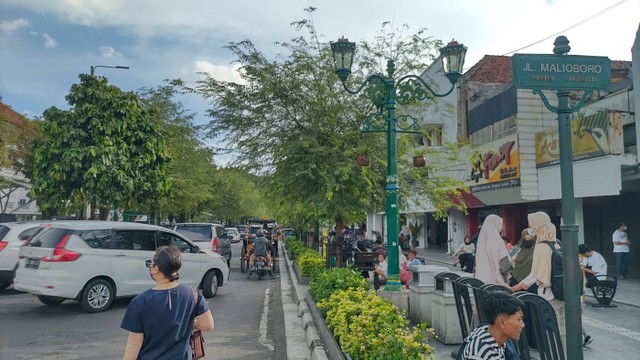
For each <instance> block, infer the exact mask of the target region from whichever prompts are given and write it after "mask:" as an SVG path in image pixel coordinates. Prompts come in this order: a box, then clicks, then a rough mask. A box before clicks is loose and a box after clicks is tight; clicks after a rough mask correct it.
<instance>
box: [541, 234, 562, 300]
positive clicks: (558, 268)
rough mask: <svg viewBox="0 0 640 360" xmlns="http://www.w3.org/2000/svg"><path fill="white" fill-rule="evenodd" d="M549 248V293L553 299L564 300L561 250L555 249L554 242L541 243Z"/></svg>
mask: <svg viewBox="0 0 640 360" xmlns="http://www.w3.org/2000/svg"><path fill="white" fill-rule="evenodd" d="M542 242H543V243H545V244H547V245H549V247H551V252H552V253H551V292H552V293H553V297H554V298H556V299H558V300H561V301H562V300H564V284H563V281H564V271H563V269H562V248H557V247H556V246H555V245H556V244H558V246H559V245H560V244H559V243H558V242H556V241H542Z"/></svg>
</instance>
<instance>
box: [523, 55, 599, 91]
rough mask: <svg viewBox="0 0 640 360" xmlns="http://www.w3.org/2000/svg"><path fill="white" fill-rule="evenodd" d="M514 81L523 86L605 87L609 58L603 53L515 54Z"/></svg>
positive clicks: (532, 87)
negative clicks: (578, 54) (597, 54)
mask: <svg viewBox="0 0 640 360" xmlns="http://www.w3.org/2000/svg"><path fill="white" fill-rule="evenodd" d="M512 66H513V83H514V85H515V87H517V88H522V89H533V90H536V89H538V90H543V89H554V90H592V91H593V90H607V89H609V87H610V86H611V85H610V83H611V60H609V58H608V57H606V56H576V55H549V54H515V55H513V58H512Z"/></svg>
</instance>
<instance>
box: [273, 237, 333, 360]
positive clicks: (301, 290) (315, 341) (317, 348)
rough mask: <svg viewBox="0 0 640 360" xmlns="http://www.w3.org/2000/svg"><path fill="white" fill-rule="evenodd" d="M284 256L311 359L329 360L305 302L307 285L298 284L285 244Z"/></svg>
mask: <svg viewBox="0 0 640 360" xmlns="http://www.w3.org/2000/svg"><path fill="white" fill-rule="evenodd" d="M282 254H285V256H283V258H284V261H285V263H286V268H287V273H288V274H289V279H291V286H292V287H293V292H292V293H293V299H294V301H295V303H296V304H297V310H298V317H300V318H301V320H302V328H303V329H304V330H305V339H306V342H307V347H308V348H309V350H310V351H311V359H312V360H329V357H328V356H327V352H326V350H325V348H324V346H323V343H322V339H321V338H320V335H319V333H318V329H317V328H316V323H315V321H314V319H313V315H312V314H311V311H310V310H309V307H308V305H307V303H306V301H305V299H306V298H307V288H308V286H307V285H304V287H303V286H302V285H299V284H298V279H297V278H296V275H295V274H294V272H293V264H292V262H293V261H291V260H289V256H288V251H287V250H286V249H285V248H284V244H283V245H282Z"/></svg>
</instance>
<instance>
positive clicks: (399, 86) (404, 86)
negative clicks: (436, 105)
mask: <svg viewBox="0 0 640 360" xmlns="http://www.w3.org/2000/svg"><path fill="white" fill-rule="evenodd" d="M415 81H417V82H418V84H422V86H424V88H426V89H427V90H428V91H429V92H430V93H431V95H433V96H435V97H444V96H447V95H449V94H451V93H452V92H453V89H455V85H456V84H455V83H453V84H451V88H450V89H449V91H447V92H446V93H443V94H438V93H437V92H435V90H433V89H432V88H431V86H429V84H427V82H426V81H424V79H422V78H421V77H420V76H418V75H404V76H402V77H401V78H399V79H398V81H397V82H396V86H395V90H396V91H398V90H400V94H399V96H398V102H401V103H402V100H401V99H402V98H403V96H402V95H403V94H402V93H403V92H409V94H407V95H409V96H410V97H415V94H413V93H414V92H420V91H423V90H422V89H420V86H419V85H417V84H415Z"/></svg>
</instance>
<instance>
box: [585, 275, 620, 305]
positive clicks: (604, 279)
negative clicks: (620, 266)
mask: <svg viewBox="0 0 640 360" xmlns="http://www.w3.org/2000/svg"><path fill="white" fill-rule="evenodd" d="M617 288H618V278H617V277H615V276H611V275H597V276H596V277H595V279H593V284H592V285H591V292H593V297H594V298H596V300H597V301H598V304H597V305H592V306H593V307H616V305H613V304H611V301H612V300H613V297H614V296H615V295H616V289H617Z"/></svg>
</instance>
